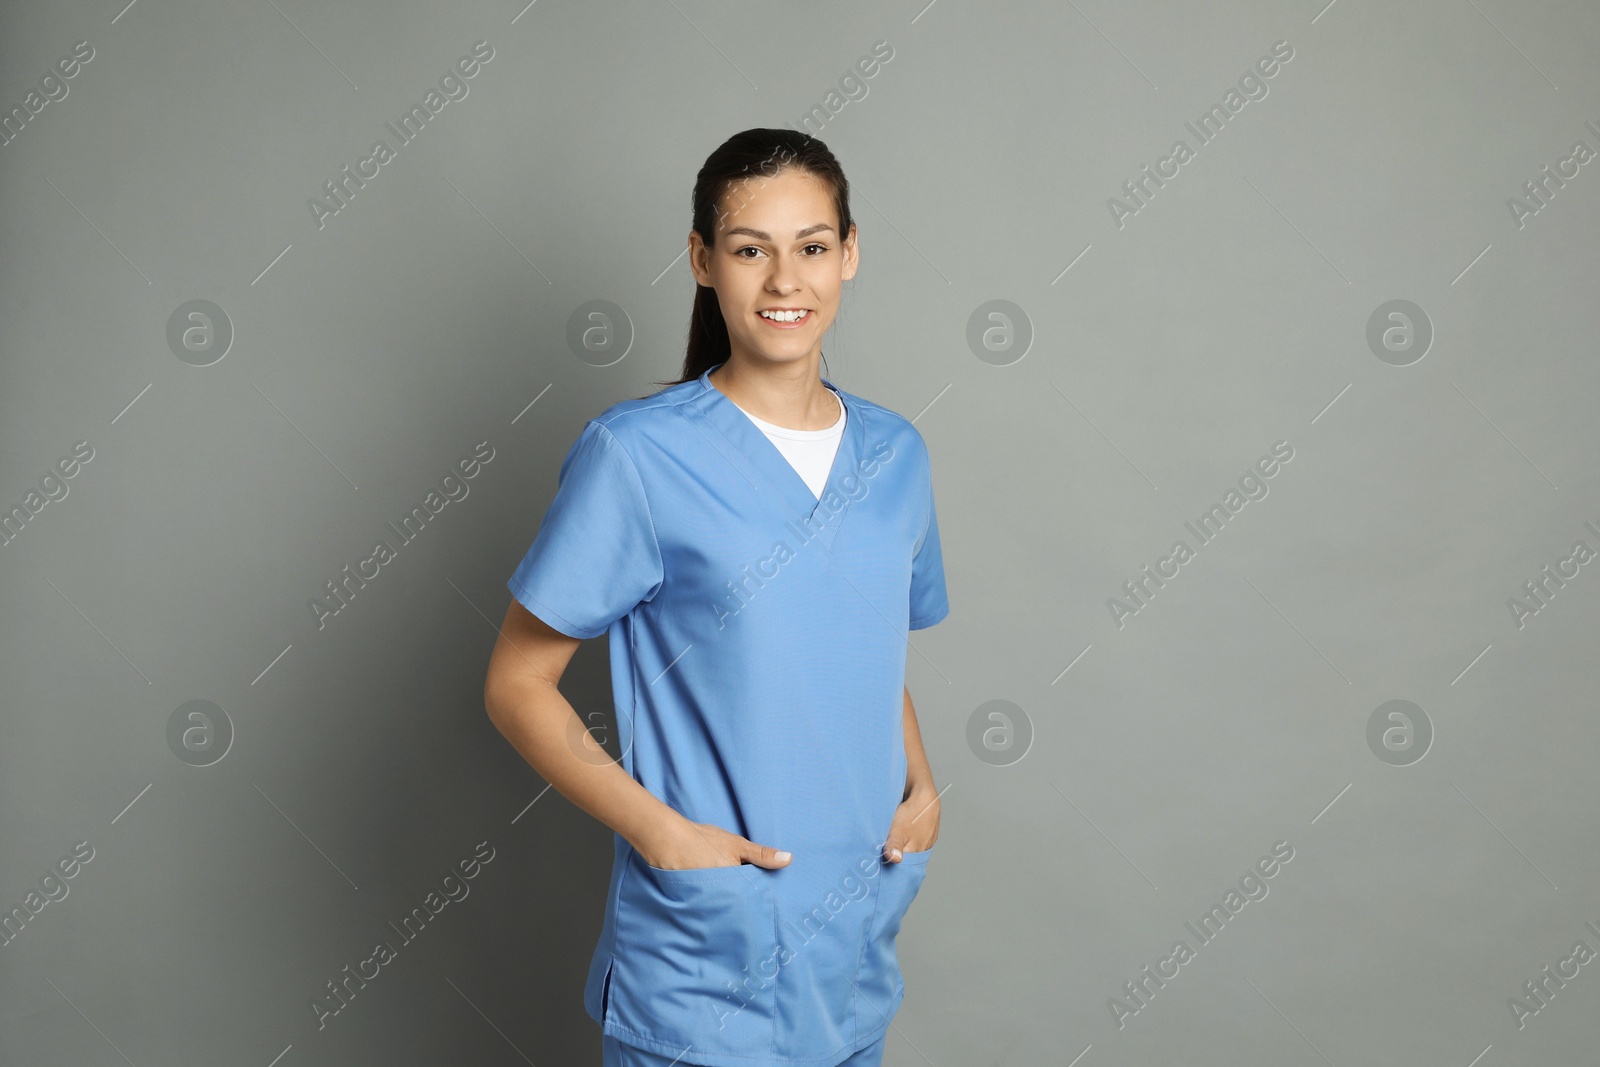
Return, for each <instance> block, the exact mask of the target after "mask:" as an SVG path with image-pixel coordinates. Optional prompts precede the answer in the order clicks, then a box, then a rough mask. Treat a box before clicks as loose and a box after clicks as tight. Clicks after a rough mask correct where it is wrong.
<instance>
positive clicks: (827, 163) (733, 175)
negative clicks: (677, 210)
mask: <svg viewBox="0 0 1600 1067" xmlns="http://www.w3.org/2000/svg"><path fill="white" fill-rule="evenodd" d="M785 167H794V168H796V169H798V170H802V171H805V172H806V173H808V174H810V175H812V176H813V177H816V178H819V179H821V180H822V181H824V182H826V183H827V184H828V186H829V187H830V188H831V189H832V190H833V203H834V206H835V208H836V209H837V211H838V214H839V238H840V240H843V239H844V238H845V237H846V236H847V235H848V234H849V232H850V223H851V219H850V183H849V182H848V181H846V180H845V176H844V169H843V168H842V167H840V166H839V161H838V160H837V159H835V158H834V156H833V153H832V152H830V151H829V150H828V146H827V145H825V144H823V143H822V142H821V141H819V140H817V139H816V138H815V137H812V136H811V135H810V134H808V133H801V132H799V131H797V130H785V129H764V128H757V129H752V130H744V131H742V132H740V133H736V134H734V135H733V136H732V137H730V138H728V139H727V140H726V141H724V142H722V144H720V145H718V146H717V150H716V151H714V152H712V153H711V154H710V155H709V156H707V157H706V161H705V163H704V164H703V165H702V166H701V167H700V173H699V174H698V175H697V176H696V177H695V182H694V197H693V203H694V218H693V222H692V226H693V228H694V230H695V232H696V233H698V234H699V235H700V239H701V240H702V241H704V242H705V245H706V247H707V248H715V247H716V236H717V226H716V223H717V218H718V212H719V211H720V210H722V200H723V198H724V197H725V196H726V195H727V194H728V192H729V190H730V189H731V187H732V186H733V185H734V183H735V182H738V181H741V180H748V179H750V178H770V177H773V176H775V175H777V174H779V173H780V172H781V171H782V170H783V169H784V168H785ZM732 351H733V350H732V348H731V346H730V344H729V342H728V324H727V322H726V321H725V320H724V319H723V317H722V306H721V305H720V304H718V303H717V291H716V290H715V289H713V288H712V287H711V286H709V285H696V286H695V294H694V307H693V310H692V311H691V312H690V315H689V339H688V345H687V347H686V349H685V351H684V356H683V375H682V377H680V378H678V379H677V380H676V381H671V382H657V383H656V384H657V385H662V386H668V385H679V384H681V383H683V382H687V381H692V380H693V379H695V378H698V377H700V375H702V374H704V373H705V372H706V371H707V370H709V369H711V368H712V367H714V366H716V365H717V364H718V363H725V362H727V359H728V357H729V356H730V355H731V354H732Z"/></svg>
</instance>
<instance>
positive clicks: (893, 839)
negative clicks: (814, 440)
mask: <svg viewBox="0 0 1600 1067" xmlns="http://www.w3.org/2000/svg"><path fill="white" fill-rule="evenodd" d="M937 840H939V792H938V790H936V789H934V788H933V787H932V786H931V785H929V786H924V787H916V788H913V789H912V790H911V793H910V794H909V795H908V796H907V797H906V798H905V799H904V800H902V801H901V802H900V806H899V807H897V808H895V809H894V821H893V822H891V823H890V824H889V837H888V839H887V840H886V841H884V843H883V858H884V859H885V860H887V861H888V862H890V863H899V862H900V855H901V853H902V852H925V851H927V850H928V849H930V848H932V847H933V844H934V842H935V841H937Z"/></svg>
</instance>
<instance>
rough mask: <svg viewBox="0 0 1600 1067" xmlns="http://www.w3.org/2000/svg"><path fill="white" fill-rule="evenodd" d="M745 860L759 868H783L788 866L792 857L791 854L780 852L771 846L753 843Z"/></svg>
mask: <svg viewBox="0 0 1600 1067" xmlns="http://www.w3.org/2000/svg"><path fill="white" fill-rule="evenodd" d="M744 858H745V859H747V860H749V861H750V862H751V863H754V864H755V865H756V866H758V867H783V866H785V865H787V864H788V862H789V859H790V856H789V853H787V852H782V851H779V850H778V849H775V848H773V847H771V846H770V845H757V844H755V843H753V842H752V843H751V844H750V847H749V850H748V851H747V852H746V853H745V857H744Z"/></svg>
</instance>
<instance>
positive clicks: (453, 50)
mask: <svg viewBox="0 0 1600 1067" xmlns="http://www.w3.org/2000/svg"><path fill="white" fill-rule="evenodd" d="M1597 47H1600V9H1596V8H1595V7H1594V6H1593V5H1589V4H1579V3H1570V2H1569V3H1551V4H1539V5H1527V4H1517V3H1513V2H1511V0H1421V2H1418V3H1411V4H1398V5H1397V4H1375V3H1372V2H1371V0H1338V2H1336V3H1333V4H1325V0H1311V2H1288V0H1271V2H1268V0H1233V2H1229V3H1225V4H1220V5H1218V4H1207V5H1194V4H1183V3H1177V2H1171V0H1169V2H1166V3H1159V4H1157V3H1146V4H1118V3H1111V2H1108V0H1072V2H1069V3H1030V4H998V3H969V2H963V0H937V2H936V3H933V4H931V5H925V4H924V0H911V2H909V3H868V4H858V3H842V2H832V3H822V4H806V5H798V6H797V5H793V4H784V5H779V4H770V3H756V4H732V3H717V2H712V0H667V2H663V3H656V2H650V3H644V2H630V3H617V4H576V3H571V2H566V0H539V2H537V3H534V4H531V5H528V6H526V7H524V6H523V4H522V2H521V0H510V2H507V3H501V2H482V0H469V2H466V3H452V4H437V3H435V4H423V3H415V2H402V3H387V4H377V3H342V4H338V5H331V4H320V3H313V2H310V0H259V2H250V3H243V2H234V3H223V4H217V3H202V2H199V0H137V2H136V3H133V4H131V5H127V6H124V0H109V2H96V3H82V2H77V3H72V4H44V3H32V4H22V3H11V4H7V5H6V6H5V11H4V14H3V16H0V110H3V112H4V114H5V119H4V123H3V141H4V143H3V146H0V198H3V199H0V250H3V252H0V255H3V259H0V263H3V271H4V274H3V280H0V349H3V356H4V377H3V387H0V512H3V514H4V521H3V523H0V528H3V531H4V533H3V544H0V600H3V603H4V604H5V607H6V611H5V613H4V621H3V624H0V626H3V629H0V677H3V678H4V696H3V699H0V730H3V734H0V908H3V915H0V918H3V923H0V930H3V938H0V945H3V947H0V1061H3V1062H4V1063H6V1064H18V1065H22V1064H49V1063H71V1064H78V1065H101V1064H104V1065H113V1064H130V1063H131V1064H135V1065H139V1067H144V1065H151V1064H196V1065H199V1064H207V1065H211V1064H236V1065H258V1067H268V1065H271V1064H278V1065H282V1067H290V1065H301V1064H304V1065H313V1064H326V1065H334V1064H357V1063H362V1064H365V1063H383V1064H435V1063H472V1064H484V1065H490V1064H495V1065H499V1064H504V1065H517V1064H524V1063H530V1064H537V1065H539V1067H546V1065H561V1067H566V1065H583V1064H589V1063H598V1056H599V1032H598V1028H597V1027H596V1026H595V1024H594V1023H593V1022H592V1021H591V1020H589V1019H588V1017H587V1016H586V1015H585V1014H584V1012H583V1008H582V1003H581V995H582V985H583V978H584V975H585V971H586V968H587V965H588V960H589V954H590V951H591V950H592V947H593V945H594V942H595V938H596V936H597V934H598V933H599V929H600V921H601V909H602V903H603V900H604V895H605V888H606V881H607V875H608V871H609V862H610V832H609V831H608V830H607V829H606V828H605V827H603V826H602V825H601V824H599V823H597V822H595V821H594V820H593V819H590V818H589V817H588V816H586V815H584V814H583V813H582V812H580V811H578V810H577V809H576V808H574V807H573V806H572V805H571V804H569V803H568V802H567V801H566V800H564V799H563V798H562V797H561V796H560V795H559V794H558V793H556V792H555V791H554V790H548V791H547V790H546V789H545V783H544V782H543V781H542V780H541V779H540V778H539V776H538V775H537V774H536V773H535V772H534V771H533V770H532V769H531V768H530V767H529V766H528V765H527V764H526V763H525V762H524V761H523V760H522V759H521V758H520V757H519V756H518V755H517V753H516V752H515V751H514V750H513V749H512V748H511V747H510V746H509V745H508V744H507V743H506V741H505V740H504V739H503V738H502V737H501V736H500V734H499V733H498V732H497V731H496V730H495V729H494V727H493V725H492V724H491V723H490V722H489V720H488V718H487V716H486V714H485V712H484V708H483V703H482V687H483V679H484V671H485V668H486V665H487V659H488V655H489V650H490V649H491V647H492V646H493V643H494V641H495V637H496V633H495V625H496V624H497V623H498V622H499V620H500V619H501V617H502V615H503V613H504V611H505V608H506V605H507V603H508V600H509V593H508V591H507V590H506V588H505V581H506V579H507V577H508V576H509V575H510V573H511V571H512V569H513V568H514V567H515V565H516V563H517V562H518V560H519V559H520V558H521V555H522V553H523V552H524V551H525V550H526V548H527V546H528V544H529V543H530V542H531V540H532V538H533V536H534V534H535V532H536V531H537V529H538V523H539V519H540V516H541V515H542V514H543V511H544V509H545V507H546V506H547V505H548V503H549V501H550V499H551V496H552V495H553V493H554V491H555V485H556V472H557V468H558V466H559V464H560V461H561V458H562V456H563V455H564V454H565V451H566V449H567V447H568V446H569V445H570V444H571V442H572V441H573V440H574V438H575V437H576V436H577V434H578V432H579V431H580V429H581V428H582V426H583V424H584V422H585V421H586V420H587V419H588V418H590V417H591V416H593V415H595V414H598V413H599V412H600V411H601V410H602V409H603V408H605V407H606V406H607V405H609V404H611V403H614V402H615V401H618V400H621V399H625V398H628V397H633V396H640V395H643V394H645V393H648V392H650V391H652V389H653V388H654V386H653V385H652V382H654V381H657V380H663V379H668V378H671V377H674V376H676V374H677V372H678V368H679V366H680V362H681V359H682V355H683V341H684V334H685V330H686V327H687V324H688V317H689V306H690V299H691V296H692V292H693V277H692V275H691V274H690V272H689V270H688V267H687V264H686V262H685V259H684V258H683V252H684V247H685V239H686V235H687V232H688V227H689V194H690V189H691V187H692V184H693V181H694V175H695V171H696V170H697V169H698V167H699V165H700V163H701V162H702V161H703V160H704V158H705V156H706V155H707V153H709V152H710V151H711V150H712V149H713V148H715V147H716V146H717V145H718V144H720V143H721V142H722V141H723V140H724V139H725V138H726V137H728V136H729V135H730V134H732V133H734V132H736V131H738V130H741V129H745V128H748V127H752V126H789V127H793V128H796V129H805V130H808V131H809V132H812V133H814V134H816V135H817V136H819V137H821V138H822V139H823V140H825V141H826V142H827V143H828V144H829V146H830V147H831V148H832V149H833V150H834V152H835V153H836V154H837V155H838V157H839V159H840V161H841V162H842V164H843V166H844V169H845V172H846V174H847V175H848V177H849V179H850V180H851V183H852V188H853V204H852V206H853V208H854V210H855V213H856V217H857V219H858V222H859V225H860V235H861V236H860V240H861V250H862V260H861V271H860V273H859V275H858V276H857V277H856V279H855V280H854V281H852V282H850V283H848V285H847V287H846V291H845V297H844V301H843V305H842V308H841V313H840V316H839V319H838V321H837V324H836V325H835V327H834V329H833V331H832V333H831V335H830V336H829V337H828V338H827V339H826V340H825V342H824V345H823V351H824V353H825V355H826V357H827V367H826V373H827V374H828V375H829V376H830V378H831V379H832V380H833V381H834V382H835V383H837V384H838V385H839V386H840V387H841V388H844V389H846V390H849V391H851V392H853V393H855V394H857V395H859V396H863V397H865V398H868V399H870V400H873V401H875V402H877V403H880V404H883V405H885V406H887V407H890V408H892V409H894V410H896V411H898V412H900V413H902V414H904V415H905V416H906V417H908V418H914V419H915V422H916V426H917V428H918V430H919V431H920V432H921V433H922V435H923V437H924V439H925V440H926V441H927V443H928V446H929V449H930V451H931V454H932V457H933V470H934V479H935V486H936V492H937V496H938V508H939V518H940V526H941V532H942V538H943V548H944V558H945V566H946V571H947V575H948V584H949V594H950V601H951V606H952V613H951V615H950V617H949V618H948V619H947V620H946V621H945V622H943V623H942V624H940V625H939V626H937V627H935V628H933V629H931V630H928V631H926V632H919V633H916V634H914V635H913V639H912V641H911V647H910V651H909V653H908V666H907V671H908V684H909V687H910V689H911V692H912V695H913V698H914V699H915V701H916V705H917V708H918V712H919V716H920V719H921V722H922V730H923V736H924V740H925V744H926V747H927V750H928V755H929V758H930V760H931V762H932V765H933V769H934V773H935V776H936V778H937V780H938V784H939V786H940V788H941V789H943V790H944V793H943V805H942V806H943V821H942V829H941V836H940V843H939V845H938V853H937V855H935V856H934V858H933V859H932V861H931V866H930V868H929V873H928V877H927V881H926V883H925V885H924V887H923V889H922V891H921V893H920V895H919V896H918V897H917V900H916V902H915V903H914V904H913V906H912V908H911V911H910V913H909V914H908V916H907V918H906V922H905V926H904V928H903V930H902V933H901V936H900V956H901V961H902V964H903V966H904V969H905V973H906V980H907V996H906V1000H905V1002H904V1005H903V1007H902V1008H901V1010H900V1012H899V1014H898V1016H897V1017H896V1019H895V1020H894V1026H893V1029H892V1030H891V1031H890V1036H889V1039H888V1046H887V1054H886V1058H885V1062H886V1064H889V1065H891V1067H911V1065H922V1064H932V1065H935V1067H1002V1065H1015V1067H1022V1065H1033V1064H1040V1063H1052V1064H1068V1063H1076V1064H1079V1065H1081V1067H1098V1065H1112V1064H1115V1065H1122V1067H1138V1065H1148V1064H1156V1063H1178V1062H1182V1063H1186V1064H1196V1065H1200V1064H1205V1065H1212V1064H1216V1065H1222V1064H1228V1065H1236V1064H1269V1063H1270V1064H1307V1065H1310V1064H1333V1065H1337V1067H1343V1065H1347V1064H1348V1065H1355V1064H1394V1065H1402V1064H1403V1065H1408V1067H1409V1065H1416V1064H1437V1065H1459V1067H1467V1065H1469V1064H1473V1063H1478V1064H1481V1065H1484V1067H1490V1065H1493V1067H1501V1065H1508V1064H1528V1065H1532V1064H1548V1063H1574V1062H1579V1061H1581V1060H1584V1059H1586V1058H1590V1057H1592V1055H1593V1050H1594V1047H1595V1042H1596V1041H1597V1039H1600V1033H1597V1030H1596V1027H1595V1019H1596V1017H1597V1013H1600V1000H1597V998H1600V973H1596V972H1597V970H1600V965H1597V964H1596V963H1595V962H1594V961H1593V960H1592V958H1591V957H1592V953H1593V951H1600V861H1597V858H1596V856H1597V849H1600V833H1597V827H1596V819H1595V812H1596V810H1597V801H1600V795H1597V789H1600V787H1597V784H1596V776H1595V774H1594V772H1593V767H1592V761H1593V758H1594V753H1595V751H1596V743H1597V741H1600V726H1597V718H1596V715H1595V696H1594V694H1595V692H1596V683H1597V681H1600V673H1597V672H1600V666H1597V664H1600V657H1596V656H1595V654H1594V652H1595V645H1596V635H1597V632H1600V631H1597V625H1600V573H1597V572H1600V563H1597V562H1595V561H1594V559H1593V557H1594V555H1595V553H1596V552H1600V480H1597V478H1596V475H1595V456H1596V454H1597V446H1600V432H1597V430H1596V421H1595V406H1596V399H1597V395H1600V365H1597V364H1596V362H1595V359H1594V352H1595V340H1594V339H1595V333H1596V329H1597V327H1600V317H1597V312H1596V308H1597V307H1600V303H1597V301H1596V300H1595V299H1594V279H1595V277H1596V276H1597V270H1600V255H1597V252H1596V248H1597V244H1596V222H1597V220H1600V160H1596V159H1594V158H1593V157H1594V156H1595V154H1596V153H1597V152H1600V128H1597V127H1600V76H1597V74H1600V70H1597V67H1596V65H1595V63H1594V55H1595V52H1596V49H1597ZM469 71H470V73H468V72H469ZM414 108H420V109H421V110H420V111H414V110H413V109H414ZM408 116H409V117H410V119H409V124H408ZM379 141H382V142H384V143H385V145H386V149H385V150H384V151H382V152H375V147H376V145H377V143H378V142H379ZM1180 142H1182V148H1181V149H1180V148H1179V143H1180ZM469 472H470V473H469ZM419 515H420V516H422V517H423V518H421V519H419V518H417V516H419ZM408 516H409V517H411V523H410V525H409V526H408V525H407V522H406V520H407V517H408ZM424 520H425V521H424ZM380 541H382V542H384V543H386V544H387V545H388V546H389V548H390V552H389V553H388V554H387V557H388V558H386V559H385V560H384V561H383V562H382V564H381V566H379V567H378V568H377V573H376V576H375V577H370V578H369V579H366V580H364V581H363V582H362V583H359V584H358V583H355V582H353V581H351V580H349V575H350V574H352V573H359V572H361V571H362V570H364V571H365V573H366V574H368V575H372V574H373V568H372V566H371V565H369V564H366V563H364V562H363V561H365V560H368V559H370V558H371V557H372V556H373V554H374V548H375V546H376V545H377V544H378V542H380ZM1180 543H1182V546H1183V547H1182V549H1181V550H1180V549H1179V547H1178V546H1179V544H1180ZM334 588H339V589H342V590H346V591H347V592H345V593H343V594H342V595H339V596H335V595H334V593H333V592H332V590H333V589H334ZM350 590H353V592H350ZM563 684H564V690H565V692H566V693H567V694H568V696H569V699H571V701H572V702H573V704H574V706H575V707H576V708H577V709H578V710H579V711H580V713H582V714H584V715H585V716H586V717H590V718H591V721H593V722H595V723H597V724H599V726H600V727H601V728H602V732H603V727H604V724H605V723H606V721H607V719H608V716H609V715H610V691H609V688H608V682H607V661H606V655H605V642H604V641H598V640H597V641H590V642H587V643H586V644H585V645H584V646H583V647H582V648H581V649H580V651H579V653H578V656H577V658H576V660H575V661H574V665H573V667H572V668H571V670H570V671H569V673H568V676H567V679H566V681H565V682H564V683H563ZM469 872H470V873H469ZM1268 872H1270V874H1269V873H1268ZM408 920H409V921H408ZM1180 942H1181V943H1182V948H1181V949H1180V948H1179V943H1180ZM380 945H382V946H385V947H386V948H385V951H382V952H380V951H378V946H380ZM369 961H375V962H369ZM363 971H364V972H365V974H366V975H368V976H370V977H368V978H366V979H360V980H358V979H356V978H353V977H352V976H353V975H356V974H359V973H361V972H363ZM336 991H337V992H336Z"/></svg>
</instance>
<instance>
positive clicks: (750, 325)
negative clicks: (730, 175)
mask: <svg viewBox="0 0 1600 1067" xmlns="http://www.w3.org/2000/svg"><path fill="white" fill-rule="evenodd" d="M838 223H839V216H838V212H837V210H836V209H835V207H834V203H833V197H832V196H831V195H830V193H829V191H828V186H827V185H826V183H824V182H823V181H822V180H821V179H818V178H815V177H813V176H812V175H810V174H808V173H806V172H805V171H802V170H798V169H796V168H794V167H785V168H784V169H783V170H782V171H780V172H779V173H778V174H776V175H774V176H772V177H769V178H754V179H747V180H741V181H738V182H735V183H733V185H731V186H730V187H729V189H728V192H727V194H726V195H724V196H723V198H722V204H721V211H720V213H719V216H718V218H717V220H716V227H717V229H716V247H715V248H707V247H706V246H705V243H704V242H703V241H702V240H701V239H700V234H699V233H698V232H697V231H694V230H691V231H690V232H689V265H690V268H691V269H692V270H693V271H694V276H695V280H696V281H698V282H699V283H700V284H701V285H709V286H711V287H712V288H714V289H715V290H716V291H717V302H718V304H720V305H721V307H722V317H723V318H724V319H725V320H727V323H728V339H729V341H730V343H731V345H732V349H733V355H734V357H735V358H741V359H748V358H754V359H756V360H758V361H762V362H774V363H793V362H799V361H802V360H805V359H807V358H808V357H809V358H810V359H812V360H815V359H816V358H817V357H818V356H819V355H820V353H821V351H822V336H823V334H825V333H827V332H828V327H829V326H831V325H832V324H833V320H834V316H835V315H837V314H838V311H839V290H840V289H841V287H842V286H843V283H844V282H846V281H848V280H849V279H851V278H853V277H855V273H856V258H857V252H856V227H855V223H851V224H850V232H849V233H848V234H845V235H843V239H842V240H841V235H840V234H839V233H838V232H837V229H836V227H837V226H838ZM773 309H793V310H795V311H803V312H805V314H804V315H803V316H802V317H801V318H800V319H799V320H798V321H797V322H774V321H773V320H771V319H769V318H767V317H766V316H764V315H763V314H762V312H764V311H771V310H773ZM783 317H784V318H793V317H794V316H793V315H785V316H783ZM813 365H814V364H813Z"/></svg>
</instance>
